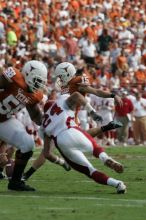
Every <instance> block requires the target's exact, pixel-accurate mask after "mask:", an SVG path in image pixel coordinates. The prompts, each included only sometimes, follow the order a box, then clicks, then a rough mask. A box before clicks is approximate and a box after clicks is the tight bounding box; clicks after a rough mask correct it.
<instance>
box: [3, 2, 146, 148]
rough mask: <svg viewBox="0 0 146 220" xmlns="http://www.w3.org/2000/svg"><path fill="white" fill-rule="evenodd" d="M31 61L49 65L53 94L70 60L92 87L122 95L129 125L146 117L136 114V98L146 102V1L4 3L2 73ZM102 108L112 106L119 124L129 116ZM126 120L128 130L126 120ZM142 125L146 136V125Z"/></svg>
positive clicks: (49, 82) (145, 113) (138, 139)
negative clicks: (59, 68)
mask: <svg viewBox="0 0 146 220" xmlns="http://www.w3.org/2000/svg"><path fill="white" fill-rule="evenodd" d="M30 59H37V60H41V61H43V62H44V63H45V64H46V66H47V67H48V85H49V88H50V89H54V88H55V89H56V81H55V78H54V75H53V72H54V68H55V66H56V64H58V63H60V62H63V61H68V62H71V63H73V64H74V65H75V66H76V68H77V71H78V73H80V74H81V73H82V72H84V73H86V74H87V75H88V77H89V78H90V80H91V83H92V86H95V87H96V88H101V87H102V88H103V89H107V90H108V89H110V90H113V91H115V92H117V93H119V92H120V93H121V95H122V96H124V95H126V98H127V99H130V100H131V102H132V107H130V109H127V110H126V111H125V115H126V117H127V114H131V112H134V116H133V115H132V117H131V118H132V119H131V118H130V117H129V115H128V117H127V121H128V122H129V121H134V120H135V122H136V118H137V117H138V118H139V117H140V118H141V117H142V118H143V117H144V119H145V118H146V110H145V108H144V110H143V111H142V112H140V114H137V113H135V112H136V111H137V106H136V104H135V103H136V101H135V100H137V96H138V95H139V94H140V96H141V97H140V99H144V98H145V97H146V1H143V0H31V1H28V0H17V1H16V0H12V1H4V0H0V69H3V68H6V67H8V66H10V65H13V66H15V67H16V68H21V67H22V65H23V64H24V63H25V62H26V61H27V60H30ZM123 98H124V97H123ZM92 102H93V101H92ZM101 103H102V104H101ZM126 103H128V104H129V102H126ZM93 104H95V101H94V103H93ZM130 105H131V104H130ZM137 105H138V104H137ZM143 105H144V104H143ZM101 106H103V108H104V109H105V108H106V107H107V106H108V109H110V111H112V114H113V112H114V114H115V117H117V118H118V119H119V117H124V116H125V115H123V112H124V111H120V112H119V109H114V110H113V107H112V105H111V104H107V102H106V103H103V102H101V100H100V107H99V105H97V109H98V110H99V109H101ZM109 106H110V107H109ZM144 106H146V104H145V105H144ZM134 117H135V119H134ZM144 119H142V122H143V121H144ZM145 120H146V119H145ZM121 121H122V123H126V125H127V126H128V128H129V123H127V121H125V120H124V121H123V119H122V120H121ZM132 126H133V123H132ZM137 126H138V125H137ZM143 126H144V128H143V129H144V131H145V130H146V121H145V125H143ZM135 129H136V130H137V132H138V131H140V130H139V127H135ZM132 130H133V129H132ZM123 132H124V139H121V137H122V135H121V134H119V142H122V143H124V144H125V143H127V141H128V137H127V127H126V129H125V130H124V131H123ZM125 132H126V134H125ZM128 132H129V129H128ZM128 136H129V134H128ZM139 136H140V135H139ZM139 136H138V135H137V134H135V136H134V140H133V141H134V143H136V144H140V143H142V144H144V143H146V140H145V137H139ZM141 136H142V135H141ZM132 137H133V135H132ZM135 137H137V139H135ZM113 144H114V143H113Z"/></svg>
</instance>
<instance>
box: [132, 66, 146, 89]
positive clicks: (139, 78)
mask: <svg viewBox="0 0 146 220" xmlns="http://www.w3.org/2000/svg"><path fill="white" fill-rule="evenodd" d="M135 78H136V82H137V84H142V85H144V84H145V82H146V67H145V66H144V65H142V64H141V65H139V67H138V70H137V71H136V72H135Z"/></svg>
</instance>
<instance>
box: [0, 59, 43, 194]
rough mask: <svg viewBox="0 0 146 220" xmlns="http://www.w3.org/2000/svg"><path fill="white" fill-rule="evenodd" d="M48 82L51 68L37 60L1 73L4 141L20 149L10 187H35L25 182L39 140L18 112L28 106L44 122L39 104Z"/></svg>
mask: <svg viewBox="0 0 146 220" xmlns="http://www.w3.org/2000/svg"><path fill="white" fill-rule="evenodd" d="M46 83H47V68H46V66H45V65H44V64H43V63H42V62H40V61H36V60H31V61H28V62H26V63H25V65H24V66H23V68H22V72H20V71H19V70H18V69H15V68H13V67H9V68H7V69H6V70H4V72H3V73H2V75H0V89H1V92H0V140H2V141H4V142H5V143H8V144H10V145H12V146H15V147H16V148H17V151H16V154H15V166H14V171H13V175H12V179H11V180H10V181H9V183H8V189H10V190H17V191H34V190H35V189H34V188H32V187H30V186H28V185H25V183H24V182H23V181H21V177H22V173H23V171H24V168H25V166H26V164H27V162H28V160H29V158H30V157H31V156H32V150H33V147H34V146H35V143H34V140H33V138H32V136H31V135H29V134H28V133H27V132H26V130H25V127H24V126H23V124H22V123H21V122H20V121H19V120H17V119H16V118H15V117H14V115H15V114H16V113H17V112H19V111H20V110H21V109H22V108H24V107H26V108H27V110H28V112H29V114H30V117H31V119H32V120H33V121H34V122H35V123H36V124H38V125H40V124H41V119H42V113H41V111H40V109H39V107H38V105H37V104H38V103H39V102H40V101H41V100H42V98H43V89H44V87H45V85H46Z"/></svg>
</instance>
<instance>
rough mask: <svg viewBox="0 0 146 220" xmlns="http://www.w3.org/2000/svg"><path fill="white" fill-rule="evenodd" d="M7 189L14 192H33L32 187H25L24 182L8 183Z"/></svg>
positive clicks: (11, 181)
mask: <svg viewBox="0 0 146 220" xmlns="http://www.w3.org/2000/svg"><path fill="white" fill-rule="evenodd" d="M8 189H9V190H15V191H35V189H34V188H33V187H31V186H29V185H26V184H25V182H24V181H14V180H10V181H9V183H8Z"/></svg>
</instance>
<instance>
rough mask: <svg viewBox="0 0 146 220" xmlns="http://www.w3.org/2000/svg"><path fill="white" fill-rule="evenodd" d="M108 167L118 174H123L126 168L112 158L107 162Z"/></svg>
mask: <svg viewBox="0 0 146 220" xmlns="http://www.w3.org/2000/svg"><path fill="white" fill-rule="evenodd" d="M104 164H105V165H106V166H107V167H109V168H111V169H113V170H114V171H116V172H117V173H123V172H124V167H123V165H122V164H120V163H119V162H117V161H116V160H113V159H112V158H109V159H107V160H106V161H105V163H104Z"/></svg>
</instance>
